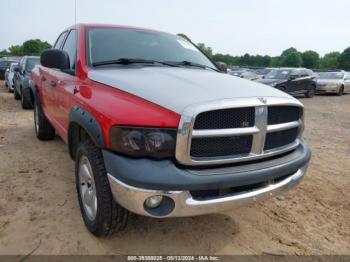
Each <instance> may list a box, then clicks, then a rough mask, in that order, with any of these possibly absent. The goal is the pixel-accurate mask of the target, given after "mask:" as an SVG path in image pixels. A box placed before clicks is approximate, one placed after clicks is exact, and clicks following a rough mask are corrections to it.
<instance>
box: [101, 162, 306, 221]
mask: <svg viewBox="0 0 350 262" xmlns="http://www.w3.org/2000/svg"><path fill="white" fill-rule="evenodd" d="M306 169H307V165H305V166H303V167H302V168H300V169H299V170H298V171H297V172H295V173H294V174H291V175H290V176H288V177H287V178H285V179H283V180H281V181H279V182H277V183H274V184H269V185H266V186H264V187H261V188H257V189H254V190H250V191H243V192H239V193H235V194H230V195H228V196H225V197H216V198H212V199H205V200H197V199H194V198H193V197H192V195H191V193H190V192H189V191H159V190H147V189H142V188H136V187H132V186H129V185H127V184H125V183H123V182H121V181H119V180H117V179H116V178H115V177H113V176H112V175H110V174H108V179H109V183H110V186H111V190H112V193H113V196H114V199H115V200H116V201H117V202H118V203H119V204H120V205H121V206H123V207H124V208H126V209H128V210H129V211H131V212H133V213H136V214H139V215H144V216H151V217H185V216H196V215H204V214H210V213H217V212H221V211H227V210H230V209H233V208H236V207H239V206H242V205H248V204H250V203H253V202H256V201H259V200H263V199H266V198H270V197H272V196H276V195H279V194H282V193H284V192H286V191H287V190H289V189H290V188H292V187H294V186H296V185H297V184H298V183H299V182H300V181H301V180H302V179H303V177H304V175H305V173H306ZM155 195H162V196H164V197H166V198H167V199H171V200H172V207H171V211H170V212H169V213H168V214H166V215H156V214H155V213H154V212H149V211H148V209H147V208H145V204H144V203H145V200H146V199H147V198H148V197H151V196H155Z"/></svg>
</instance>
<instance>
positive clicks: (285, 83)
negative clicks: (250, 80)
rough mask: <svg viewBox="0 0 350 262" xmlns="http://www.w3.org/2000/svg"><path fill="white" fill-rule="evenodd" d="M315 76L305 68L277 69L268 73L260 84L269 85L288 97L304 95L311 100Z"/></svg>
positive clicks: (314, 87) (314, 86)
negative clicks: (288, 95)
mask: <svg viewBox="0 0 350 262" xmlns="http://www.w3.org/2000/svg"><path fill="white" fill-rule="evenodd" d="M315 78H316V75H315V74H314V72H313V71H312V70H310V69H306V68H279V69H274V70H272V71H271V72H270V73H268V74H267V75H266V77H265V79H262V80H259V82H260V83H263V84H266V85H270V86H272V87H275V88H277V89H279V90H282V91H284V92H286V93H288V94H290V95H300V94H304V95H305V96H306V97H308V98H311V97H313V96H314V95H315V92H316V82H315Z"/></svg>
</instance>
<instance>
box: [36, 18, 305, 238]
mask: <svg viewBox="0 0 350 262" xmlns="http://www.w3.org/2000/svg"><path fill="white" fill-rule="evenodd" d="M32 79H33V85H32V86H31V91H32V93H31V95H32V97H33V103H34V120H35V131H36V135H37V137H38V138H39V139H40V140H50V139H53V138H54V136H55V133H57V134H58V135H59V136H60V137H62V139H63V140H64V141H65V142H66V143H67V144H68V148H69V153H70V156H71V158H72V159H73V160H74V161H75V163H76V164H75V166H76V169H75V170H76V171H75V173H76V186H77V192H78V199H79V203H80V208H81V212H82V216H83V219H84V222H85V224H86V226H87V228H88V229H89V230H90V231H91V232H92V233H93V234H94V235H96V236H103V235H108V234H111V233H113V232H114V231H118V230H120V229H122V228H124V227H125V225H126V222H127V217H128V211H131V212H134V213H137V214H140V215H145V216H151V217H181V216H193V215H202V214H208V213H213V212H220V211H224V210H229V209H232V208H234V207H237V206H240V205H242V204H248V203H251V202H254V201H256V200H259V199H264V198H267V197H271V196H273V195H276V194H278V193H281V192H284V191H285V190H287V189H289V188H291V187H292V186H294V185H296V184H297V183H298V182H299V181H300V180H301V179H302V178H303V177H304V175H305V171H306V168H307V165H308V162H309V160H310V150H309V148H308V147H307V146H306V145H305V143H304V142H303V140H302V137H301V136H302V132H303V126H304V124H303V106H302V104H301V103H300V102H299V101H297V100H296V99H294V98H292V97H290V96H289V95H288V94H285V93H283V92H281V91H279V90H276V89H274V88H271V87H269V86H266V85H262V84H258V83H254V82H251V81H247V80H244V79H240V78H234V77H232V76H230V75H228V74H225V73H224V72H222V71H220V66H218V65H217V64H215V63H214V62H212V61H211V60H210V59H209V58H208V57H207V56H206V55H205V54H204V53H202V52H201V51H200V50H199V49H198V48H197V47H196V46H195V45H193V44H192V43H191V42H189V41H188V40H186V39H183V38H182V37H180V36H177V35H172V34H168V33H163V32H159V31H154V30H148V29H142V28H131V27H123V26H111V25H77V26H73V27H71V28H69V29H67V30H65V31H64V32H63V33H62V34H61V35H60V36H59V37H58V39H57V41H56V43H55V45H54V48H53V49H49V50H46V51H44V52H43V53H42V55H41V65H40V66H38V67H36V68H35V69H34V70H33V71H32Z"/></svg>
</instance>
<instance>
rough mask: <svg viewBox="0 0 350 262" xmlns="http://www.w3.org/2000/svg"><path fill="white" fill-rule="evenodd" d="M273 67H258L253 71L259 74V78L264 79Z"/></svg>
mask: <svg viewBox="0 0 350 262" xmlns="http://www.w3.org/2000/svg"><path fill="white" fill-rule="evenodd" d="M272 70H273V68H268V67H267V68H259V69H255V70H254V71H255V73H256V74H257V75H258V76H259V78H260V79H264V78H265V77H266V75H267V74H268V73H270V72H271V71H272Z"/></svg>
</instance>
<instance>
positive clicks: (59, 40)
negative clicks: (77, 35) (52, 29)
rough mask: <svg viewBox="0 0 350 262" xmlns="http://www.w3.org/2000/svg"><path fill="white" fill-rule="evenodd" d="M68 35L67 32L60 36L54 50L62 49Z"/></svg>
mask: <svg viewBox="0 0 350 262" xmlns="http://www.w3.org/2000/svg"><path fill="white" fill-rule="evenodd" d="M66 35H67V31H64V32H63V33H61V34H60V36H59V37H58V38H57V40H56V43H55V44H54V46H53V48H54V49H60V48H61V46H62V43H63V41H64V39H65V38H66Z"/></svg>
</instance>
